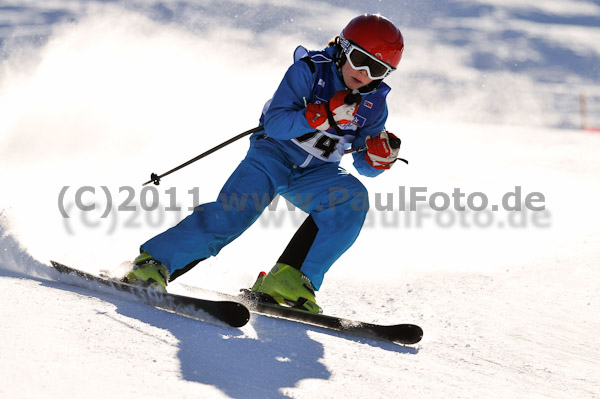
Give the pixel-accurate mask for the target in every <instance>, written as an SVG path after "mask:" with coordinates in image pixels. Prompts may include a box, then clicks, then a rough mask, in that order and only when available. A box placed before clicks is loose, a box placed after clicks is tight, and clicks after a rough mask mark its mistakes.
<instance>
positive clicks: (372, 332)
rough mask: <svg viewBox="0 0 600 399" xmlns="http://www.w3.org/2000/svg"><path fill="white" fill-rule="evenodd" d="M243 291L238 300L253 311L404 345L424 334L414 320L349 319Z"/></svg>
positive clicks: (417, 339)
mask: <svg viewBox="0 0 600 399" xmlns="http://www.w3.org/2000/svg"><path fill="white" fill-rule="evenodd" d="M242 292H243V294H242V296H241V297H240V299H239V300H240V301H242V302H243V303H244V304H245V305H246V306H247V307H248V308H249V309H250V310H251V311H254V312H257V313H261V314H264V315H266V316H274V317H278V318H283V319H287V320H291V321H295V322H300V323H305V324H310V325H314V326H318V327H323V328H326V329H331V330H335V331H340V332H343V333H347V334H352V335H356V336H360V337H364V338H374V339H379V340H384V341H390V342H394V343H398V344H402V345H413V344H416V343H418V342H419V341H421V338H422V337H423V329H422V328H421V327H419V326H417V325H415V324H394V325H381V324H373V323H365V322H361V321H356V320H349V319H344V318H342V317H336V316H329V315H326V314H315V313H309V312H307V311H304V310H300V309H296V308H292V307H288V306H281V305H279V304H276V303H271V302H266V301H261V300H260V299H258V298H252V299H250V298H248V296H249V295H248V294H250V295H251V293H250V291H249V290H246V289H244V290H242Z"/></svg>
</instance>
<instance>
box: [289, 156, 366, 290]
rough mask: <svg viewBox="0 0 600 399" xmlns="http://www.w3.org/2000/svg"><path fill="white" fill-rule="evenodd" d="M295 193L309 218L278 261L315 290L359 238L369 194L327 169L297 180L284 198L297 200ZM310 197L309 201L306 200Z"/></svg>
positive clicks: (343, 175) (341, 173) (356, 182)
mask: <svg viewBox="0 0 600 399" xmlns="http://www.w3.org/2000/svg"><path fill="white" fill-rule="evenodd" d="M331 166H333V165H331ZM298 193H302V194H303V195H304V199H305V201H304V203H299V204H297V205H298V206H302V207H303V209H304V210H305V211H307V212H309V213H310V215H309V217H308V218H307V219H306V220H305V222H304V223H303V224H302V226H300V228H299V229H298V231H297V233H296V234H295V235H294V237H293V238H292V240H291V241H290V243H289V244H288V246H287V248H286V249H285V251H284V252H283V254H282V255H281V257H280V259H279V262H281V263H285V264H289V265H291V266H293V267H295V268H297V269H299V270H300V271H301V272H302V273H304V274H305V275H306V276H307V277H308V278H309V279H310V280H311V282H312V283H313V285H314V287H315V289H317V290H318V289H319V288H320V286H321V283H322V282H323V277H324V275H325V273H326V272H327V271H328V270H329V268H330V267H331V265H332V264H333V263H334V262H335V261H336V260H337V259H338V258H339V257H340V256H341V255H342V254H343V253H344V252H346V250H348V248H350V246H352V244H353V243H354V241H355V240H356V238H357V237H358V235H359V233H360V231H361V229H362V226H363V223H364V221H365V218H366V215H367V212H368V209H369V201H368V192H367V190H366V188H365V187H364V186H363V185H362V183H361V182H360V181H359V180H358V179H357V178H355V177H354V176H352V175H350V174H348V173H347V172H346V171H345V170H343V169H341V168H337V167H335V168H332V167H329V166H326V167H323V168H320V169H319V170H315V171H311V172H309V173H308V174H307V176H306V177H301V178H299V179H298V180H297V182H296V184H295V185H294V186H292V187H290V191H289V192H288V193H286V195H285V196H286V198H288V199H289V198H292V199H293V198H299V196H298ZM309 195H310V196H312V200H311V201H306V198H307V196H309Z"/></svg>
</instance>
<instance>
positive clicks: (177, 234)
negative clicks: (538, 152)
mask: <svg viewBox="0 0 600 399" xmlns="http://www.w3.org/2000/svg"><path fill="white" fill-rule="evenodd" d="M335 51H336V50H335V47H334V46H330V47H327V48H326V49H325V50H322V51H311V52H307V51H306V50H305V49H304V48H302V47H299V48H298V49H297V50H296V53H295V56H294V58H295V62H294V64H293V65H292V66H291V67H290V68H289V69H288V71H287V72H286V74H285V76H284V78H283V80H282V82H281V84H280V86H279V88H278V89H277V91H276V92H275V94H274V96H273V98H272V99H271V100H270V101H269V102H267V104H266V105H265V108H264V110H263V114H262V116H261V124H262V125H263V126H264V132H259V133H255V134H254V135H253V136H251V138H250V149H249V151H248V153H247V155H246V157H245V159H243V160H242V162H241V163H240V164H239V166H238V167H237V169H236V170H235V171H234V172H233V174H232V175H231V177H230V178H229V179H228V180H227V182H226V183H225V185H224V186H223V188H222V190H221V192H220V193H219V196H218V198H217V200H216V201H215V202H211V203H207V204H203V205H200V206H198V207H197V208H196V209H195V210H194V212H193V213H192V214H191V215H189V216H188V217H186V218H185V219H183V220H182V221H181V222H180V223H179V224H177V225H176V226H175V227H173V228H171V229H169V230H167V231H165V232H163V233H161V234H159V235H157V236H156V237H154V238H152V239H150V240H149V241H147V242H146V243H144V244H143V245H142V246H141V249H142V250H143V251H147V252H149V253H150V254H151V255H152V256H153V257H154V258H155V259H157V260H158V261H160V262H162V263H163V264H164V265H165V266H167V267H168V268H169V271H170V272H171V273H173V272H174V271H176V270H179V269H183V268H184V267H186V266H187V265H188V264H190V263H192V262H194V261H196V260H199V259H204V258H208V257H209V256H215V255H217V254H218V253H219V251H220V250H221V249H222V248H223V247H224V246H226V245H227V244H229V243H230V242H231V241H233V240H234V239H236V238H237V237H239V236H240V235H241V234H242V233H243V232H244V231H245V230H246V229H247V228H248V227H250V225H252V223H254V222H255V221H256V220H257V219H258V217H259V216H260V214H261V213H262V212H263V210H264V209H265V208H266V207H267V205H269V203H270V202H271V201H272V200H273V199H274V198H275V196H276V195H278V194H279V195H281V196H282V197H284V198H285V199H287V200H288V201H290V202H291V203H292V204H294V205H295V206H296V207H298V208H300V209H302V210H303V211H304V212H306V213H308V214H309V215H310V216H311V217H312V219H313V220H314V223H315V224H316V226H317V228H318V231H317V233H316V236H315V237H314V240H313V242H312V244H311V245H310V249H309V250H308V252H307V253H306V254H305V255H304V256H305V257H304V260H303V262H302V264H301V268H300V270H301V271H302V272H303V273H304V274H305V275H306V276H307V277H308V278H309V279H310V280H311V281H312V283H313V285H314V286H315V288H316V289H317V290H318V289H319V287H320V286H321V284H322V282H323V277H324V275H325V273H326V272H327V271H328V270H329V268H330V267H331V265H332V264H333V263H334V262H335V261H336V260H337V259H338V258H339V257H340V256H341V255H342V254H343V253H344V252H345V251H346V250H347V249H348V248H349V247H350V246H351V245H352V244H353V243H354V241H355V240H356V238H357V237H358V234H359V232H360V230H361V228H362V225H363V223H364V220H365V217H366V214H367V211H368V207H369V205H368V194H367V190H366V188H365V187H364V186H363V185H362V183H360V181H359V180H358V179H356V178H355V177H354V176H352V175H351V174H349V173H348V172H347V171H345V170H344V169H343V168H341V167H340V166H339V162H340V159H341V157H342V155H343V153H344V150H345V149H348V148H351V147H361V146H364V144H365V140H366V138H367V137H369V136H376V135H378V134H379V133H380V132H381V130H383V129H384V124H385V121H386V119H387V114H388V112H387V105H386V102H385V97H386V95H387V94H388V92H389V91H390V88H389V86H387V85H386V84H385V83H380V84H379V86H378V87H377V89H376V90H374V91H372V92H370V93H366V94H362V102H361V104H360V105H359V107H358V109H357V112H356V115H355V117H354V119H353V121H352V123H350V124H347V125H345V126H340V128H341V133H342V135H340V132H336V131H335V130H334V129H330V130H329V131H315V129H313V128H312V127H311V126H310V125H309V124H308V122H307V120H306V117H305V106H306V104H307V103H319V102H327V101H328V100H329V99H330V98H331V97H332V96H333V95H334V94H335V93H336V92H337V91H339V90H344V89H346V87H345V85H344V83H343V80H342V78H341V75H340V72H339V70H338V68H337V66H336V65H335V63H334V61H333V59H334V55H335ZM353 156H354V167H355V168H356V170H357V171H358V172H359V173H360V174H362V175H365V176H369V177H373V176H377V175H378V174H380V173H381V172H382V171H381V170H378V169H375V168H373V167H372V166H371V165H369V164H368V162H367V161H366V159H365V153H364V151H358V152H355V153H354V154H353Z"/></svg>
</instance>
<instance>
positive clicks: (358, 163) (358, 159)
mask: <svg viewBox="0 0 600 399" xmlns="http://www.w3.org/2000/svg"><path fill="white" fill-rule="evenodd" d="M387 117H388V109H387V105H386V106H385V108H384V109H383V112H382V113H381V115H380V116H379V118H377V120H376V121H375V123H373V124H372V125H369V126H365V127H364V128H362V129H360V132H359V135H358V137H357V138H356V140H354V142H353V143H352V147H354V148H356V147H363V146H364V145H365V142H366V141H367V137H374V136H377V135H378V134H379V133H380V132H381V131H382V130H383V129H385V121H386V120H387ZM365 154H366V151H365V150H363V151H357V152H355V153H353V154H352V156H353V157H354V168H355V169H356V170H357V171H358V173H360V174H361V175H363V176H366V177H375V176H379V175H380V174H382V173H383V172H384V170H382V169H375V168H374V167H372V166H371V165H369V163H368V162H367V160H366V159H365Z"/></svg>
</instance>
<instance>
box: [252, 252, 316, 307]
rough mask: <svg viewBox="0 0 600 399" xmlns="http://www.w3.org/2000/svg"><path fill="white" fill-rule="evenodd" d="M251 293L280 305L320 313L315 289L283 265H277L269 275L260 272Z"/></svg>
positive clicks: (290, 268)
mask: <svg viewBox="0 0 600 399" xmlns="http://www.w3.org/2000/svg"><path fill="white" fill-rule="evenodd" d="M252 292H254V293H257V294H264V295H266V296H268V297H270V298H272V299H273V300H274V301H275V302H277V303H278V304H280V305H287V306H290V307H292V308H296V309H300V310H305V311H307V312H310V313H322V310H321V308H320V307H319V305H317V301H316V299H315V288H314V286H313V284H312V283H311V281H310V280H309V279H308V277H306V276H305V275H304V273H302V272H301V271H300V270H298V269H295V268H293V267H292V266H289V265H286V264H283V263H277V264H276V265H275V266H274V267H273V269H271V271H270V272H269V274H266V273H265V272H261V273H260V274H259V275H258V279H257V280H256V282H255V283H254V285H253V286H252Z"/></svg>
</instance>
